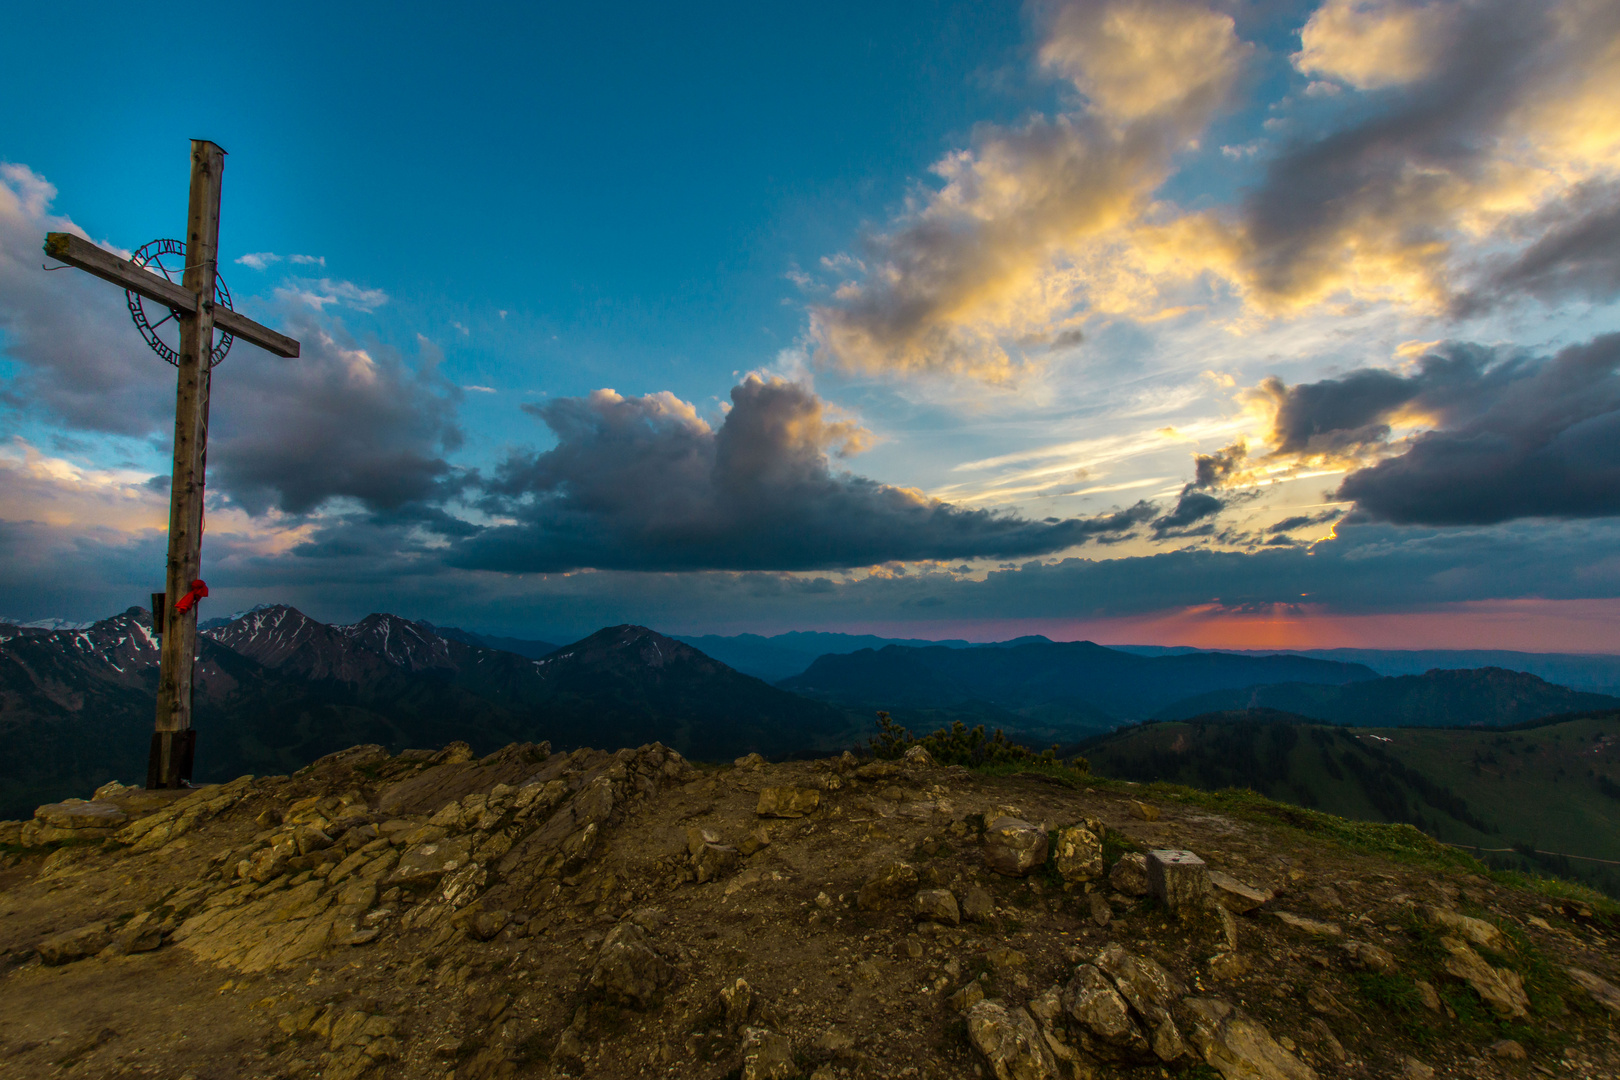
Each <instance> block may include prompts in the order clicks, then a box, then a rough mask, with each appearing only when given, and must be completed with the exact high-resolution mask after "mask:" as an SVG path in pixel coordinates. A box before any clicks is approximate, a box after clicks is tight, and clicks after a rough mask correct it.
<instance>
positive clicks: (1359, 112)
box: [1225, 0, 1620, 311]
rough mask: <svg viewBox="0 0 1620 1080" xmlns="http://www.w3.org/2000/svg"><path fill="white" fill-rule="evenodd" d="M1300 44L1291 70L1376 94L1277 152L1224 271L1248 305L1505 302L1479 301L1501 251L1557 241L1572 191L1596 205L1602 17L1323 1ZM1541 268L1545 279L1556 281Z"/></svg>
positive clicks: (1619, 45)
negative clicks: (1591, 189) (1554, 234)
mask: <svg viewBox="0 0 1620 1080" xmlns="http://www.w3.org/2000/svg"><path fill="white" fill-rule="evenodd" d="M1301 40H1302V45H1303V48H1302V49H1301V51H1300V52H1299V53H1297V54H1295V56H1294V57H1293V60H1294V63H1295V65H1296V66H1297V67H1298V68H1299V70H1300V71H1301V72H1302V73H1305V74H1308V75H1319V76H1325V77H1328V78H1333V79H1337V80H1340V81H1342V82H1343V83H1345V84H1347V85H1348V86H1350V87H1352V88H1354V89H1358V90H1365V91H1378V93H1375V94H1374V95H1373V96H1372V97H1371V98H1368V99H1365V100H1363V99H1357V100H1355V101H1346V102H1345V104H1344V106H1343V109H1344V111H1343V113H1342V119H1341V120H1338V121H1337V122H1330V124H1329V125H1328V126H1327V128H1326V129H1325V130H1324V131H1323V132H1322V133H1321V134H1320V135H1318V136H1316V137H1313V138H1309V139H1305V140H1301V141H1298V142H1296V143H1294V144H1293V145H1291V146H1288V147H1286V148H1284V149H1283V150H1282V151H1281V152H1280V153H1278V155H1277V156H1276V157H1274V158H1273V159H1272V160H1271V161H1270V162H1269V164H1268V167H1267V170H1266V175H1265V178H1264V180H1263V182H1262V183H1261V184H1260V185H1258V186H1257V187H1256V189H1255V190H1254V191H1253V192H1252V193H1251V194H1250V195H1249V197H1248V198H1247V199H1246V200H1245V202H1244V204H1243V206H1242V208H1241V213H1240V215H1239V217H1238V219H1237V221H1236V222H1235V223H1234V224H1233V226H1232V228H1233V233H1232V243H1233V247H1232V248H1231V249H1230V250H1231V252H1232V253H1233V255H1234V256H1235V262H1234V263H1233V265H1232V266H1231V267H1229V268H1227V270H1226V271H1225V272H1226V273H1228V274H1229V275H1231V276H1232V277H1233V279H1234V280H1235V281H1237V282H1239V283H1240V285H1241V286H1242V287H1243V288H1245V289H1246V290H1248V292H1249V294H1250V295H1252V296H1253V297H1255V298H1256V299H1257V300H1258V301H1259V302H1261V303H1262V304H1265V305H1269V306H1272V307H1278V306H1282V307H1287V306H1297V305H1300V304H1308V303H1314V302H1316V301H1319V300H1322V299H1325V298H1328V297H1331V296H1335V295H1352V296H1361V297H1377V298H1381V299H1385V300H1389V301H1393V302H1395V303H1398V304H1402V305H1416V306H1420V307H1426V308H1428V309H1430V310H1433V311H1445V310H1448V309H1449V308H1451V307H1453V306H1454V305H1456V304H1457V303H1459V301H1460V299H1461V298H1462V297H1463V296H1465V295H1467V294H1470V293H1472V294H1473V304H1474V306H1475V307H1478V306H1480V305H1482V304H1485V303H1489V302H1499V301H1501V300H1504V299H1511V298H1512V297H1513V296H1515V295H1518V294H1517V293H1515V292H1511V291H1504V290H1503V289H1501V288H1496V289H1492V288H1484V289H1483V290H1482V289H1481V284H1482V282H1481V277H1482V275H1486V276H1487V277H1488V275H1489V270H1490V268H1491V267H1493V266H1494V265H1495V264H1496V263H1497V262H1499V261H1500V258H1501V254H1502V252H1501V247H1502V246H1503V243H1504V241H1506V242H1507V243H1508V244H1510V245H1511V247H1512V250H1522V249H1525V248H1534V247H1535V246H1536V245H1537V244H1539V243H1541V242H1542V241H1543V240H1544V239H1546V238H1547V237H1548V236H1549V235H1550V234H1551V231H1552V230H1553V229H1555V228H1556V222H1555V221H1553V220H1550V219H1549V217H1548V211H1549V208H1557V207H1560V206H1562V205H1563V204H1564V203H1565V202H1566V201H1567V200H1569V199H1570V198H1571V197H1572V196H1573V195H1574V194H1575V193H1576V192H1578V191H1579V190H1580V189H1581V186H1582V185H1592V184H1594V183H1597V184H1598V187H1599V189H1601V190H1602V191H1604V192H1608V191H1609V188H1608V187H1607V186H1605V185H1604V184H1603V183H1602V182H1603V181H1607V180H1610V179H1612V178H1613V177H1614V175H1615V170H1616V168H1617V166H1620V113H1617V112H1616V111H1615V110H1614V109H1613V107H1612V102H1613V88H1614V86H1615V85H1616V80H1617V79H1620V8H1616V7H1615V6H1614V5H1613V4H1609V3H1603V2H1600V0H1557V2H1550V3H1538V4H1524V3H1519V2H1517V0H1468V2H1462V0H1432V2H1430V3H1426V4H1416V3H1410V2H1406V0H1328V2H1327V3H1324V4H1323V5H1322V6H1321V7H1319V8H1318V9H1317V11H1316V12H1315V13H1314V14H1313V15H1312V17H1311V20H1310V21H1309V22H1308V23H1307V24H1306V26H1305V28H1304V31H1303V32H1302V35H1301ZM1544 254H1545V255H1546V256H1552V255H1553V252H1551V251H1545V252H1544ZM1556 261H1557V260H1556V258H1554V259H1553V260H1552V263H1551V264H1548V265H1543V266H1542V268H1541V270H1540V273H1541V274H1542V276H1543V279H1544V280H1553V279H1556V278H1558V277H1559V275H1560V271H1559V270H1558V269H1557V268H1556ZM1511 283H1512V280H1511V275H1509V277H1507V278H1501V279H1500V280H1499V281H1498V284H1499V285H1508V284H1511ZM1483 284H1486V285H1488V284H1489V282H1488V281H1486V282H1484V283H1483ZM1609 295H1612V292H1611V293H1610V294H1609Z"/></svg>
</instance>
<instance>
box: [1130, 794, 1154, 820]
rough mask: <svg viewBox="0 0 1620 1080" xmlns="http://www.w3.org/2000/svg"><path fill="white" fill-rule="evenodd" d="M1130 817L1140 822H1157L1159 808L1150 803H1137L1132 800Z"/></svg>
mask: <svg viewBox="0 0 1620 1080" xmlns="http://www.w3.org/2000/svg"><path fill="white" fill-rule="evenodd" d="M1131 817H1133V818H1137V819H1139V820H1141V821H1158V820H1159V808H1158V807H1157V806H1154V805H1153V804H1152V803H1145V802H1139V801H1137V800H1135V799H1132V800H1131Z"/></svg>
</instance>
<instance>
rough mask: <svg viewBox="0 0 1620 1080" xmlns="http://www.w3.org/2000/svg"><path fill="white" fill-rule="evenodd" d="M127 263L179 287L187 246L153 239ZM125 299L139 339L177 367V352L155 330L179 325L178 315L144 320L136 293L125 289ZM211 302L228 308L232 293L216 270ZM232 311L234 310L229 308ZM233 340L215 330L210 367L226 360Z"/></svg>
mask: <svg viewBox="0 0 1620 1080" xmlns="http://www.w3.org/2000/svg"><path fill="white" fill-rule="evenodd" d="M129 261H130V262H132V263H134V264H135V265H136V266H139V267H141V268H142V269H143V270H149V271H156V272H157V273H160V274H162V275H163V276H164V277H165V278H168V279H169V280H170V281H172V282H174V283H175V284H176V285H178V284H180V282H181V279H182V278H183V277H184V276H185V269H186V244H185V241H183V240H153V241H152V242H151V243H149V244H143V245H141V248H140V250H138V251H137V252H135V254H133V255H131V256H130V257H129ZM124 298H125V299H126V300H127V301H128V302H129V317H130V318H131V319H133V320H135V329H137V330H139V331H140V332H141V337H143V338H145V339H146V343H147V344H148V345H150V346H151V347H152V351H153V352H155V353H157V354H158V355H159V356H161V357H163V359H165V360H167V361H168V362H169V363H171V364H174V365H175V366H176V367H178V366H179V365H180V351H179V349H178V348H176V347H175V346H174V345H170V344H169V343H168V342H167V341H165V340H163V337H162V336H161V335H160V334H159V333H158V332H157V331H158V327H160V326H162V325H163V324H164V323H166V322H169V321H171V320H174V321H175V325H176V326H179V321H178V320H179V316H180V312H178V311H175V310H174V309H173V308H168V309H167V310H168V312H169V313H168V314H167V315H165V316H163V318H161V319H159V320H157V321H156V322H153V321H152V320H151V319H149V318H147V315H146V306H145V301H143V300H142V299H141V297H140V296H139V295H138V294H136V293H132V292H130V291H129V290H128V289H126V290H124ZM214 303H215V304H216V305H218V306H221V307H225V308H231V290H229V289H227V288H226V287H225V279H224V278H223V277H221V276H220V274H219V270H218V268H217V267H216V268H215V270H214ZM231 310H235V309H234V308H231ZM234 340H235V339H234V338H233V337H231V335H230V334H227V333H226V332H225V331H223V330H220V329H217V328H216V329H215V331H214V351H213V354H212V355H211V356H210V357H209V358H208V366H209V367H210V368H211V367H213V366H215V365H216V364H218V363H219V362H220V361H221V360H224V359H225V354H226V353H228V352H230V351H231V343H232V342H233V341H234Z"/></svg>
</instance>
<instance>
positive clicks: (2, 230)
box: [0, 164, 174, 436]
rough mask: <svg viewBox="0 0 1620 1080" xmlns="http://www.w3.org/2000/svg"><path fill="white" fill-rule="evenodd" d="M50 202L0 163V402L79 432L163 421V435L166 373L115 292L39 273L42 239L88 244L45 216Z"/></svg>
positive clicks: (41, 184)
mask: <svg viewBox="0 0 1620 1080" xmlns="http://www.w3.org/2000/svg"><path fill="white" fill-rule="evenodd" d="M55 198H56V189H55V188H54V187H53V186H52V185H51V184H50V183H49V182H48V181H47V180H46V179H45V178H44V177H43V176H40V175H38V174H36V173H34V172H33V171H32V170H30V169H29V168H28V167H27V166H25V165H17V164H0V332H3V335H4V337H5V339H6V355H7V356H8V357H9V358H10V359H11V360H12V361H14V362H15V364H16V369H15V374H14V375H13V377H12V378H11V379H9V380H7V381H6V383H5V384H4V386H3V387H0V401H4V403H5V404H7V405H10V406H11V407H13V408H17V409H26V410H28V411H29V412H30V414H31V415H34V416H36V417H39V418H44V419H49V420H52V421H56V422H59V423H63V424H66V425H68V426H69V427H72V428H78V429H81V430H91V431H102V432H110V433H115V434H120V435H134V436H141V435H146V434H148V433H150V432H152V431H154V430H158V429H160V428H161V427H162V426H164V424H165V418H168V419H167V426H169V427H171V428H172V426H173V419H172V417H173V410H174V375H173V372H174V369H173V368H171V367H169V365H167V364H165V363H163V361H161V360H159V359H158V358H157V357H156V356H154V355H152V353H151V352H150V351H149V350H148V349H147V347H146V345H145V343H144V342H142V341H141V339H140V336H139V335H138V334H136V332H135V329H134V327H132V326H131V325H130V322H129V312H128V311H127V310H126V309H125V307H124V298H123V294H122V293H121V292H120V291H118V290H117V289H115V288H114V287H113V286H111V285H109V284H107V283H106V282H103V281H100V280H97V279H94V278H91V277H90V276H89V275H88V274H84V273H81V272H80V271H78V270H72V269H63V270H60V271H58V272H55V273H49V272H46V271H45V270H42V269H41V264H42V263H45V262H47V260H46V259H45V257H44V256H43V255H42V254H41V252H40V246H41V244H42V243H43V242H44V239H45V234H46V233H47V232H53V231H55V232H73V233H77V234H78V235H80V236H86V239H88V238H89V237H88V236H87V235H86V234H85V232H84V230H83V229H80V228H79V227H78V226H77V225H75V224H74V223H73V222H72V221H71V220H69V219H68V218H65V217H63V216H61V215H58V214H56V213H53V211H52V208H51V203H52V201H53V200H54V199H55ZM126 254H127V253H126Z"/></svg>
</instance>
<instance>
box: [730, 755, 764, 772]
mask: <svg viewBox="0 0 1620 1080" xmlns="http://www.w3.org/2000/svg"><path fill="white" fill-rule="evenodd" d="M764 764H765V758H764V757H763V756H762V755H760V754H744V755H743V756H742V757H740V758H738V759H737V760H736V761H733V762H732V765H734V766H736V767H737V768H739V769H757V768H759V767H760V766H762V765H764Z"/></svg>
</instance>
